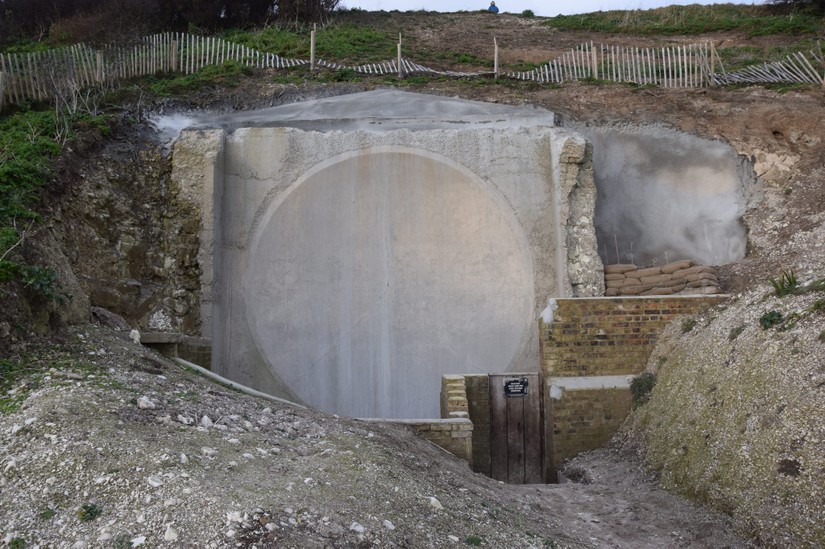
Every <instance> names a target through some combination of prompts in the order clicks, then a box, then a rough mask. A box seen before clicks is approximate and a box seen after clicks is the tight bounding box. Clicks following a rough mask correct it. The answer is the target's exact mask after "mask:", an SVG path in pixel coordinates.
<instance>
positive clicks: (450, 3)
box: [341, 0, 762, 17]
mask: <svg viewBox="0 0 825 549" xmlns="http://www.w3.org/2000/svg"><path fill="white" fill-rule="evenodd" d="M712 3H714V2H708V1H706V0H575V1H562V2H553V1H550V0H496V5H497V6H498V7H499V9H500V10H501V11H503V12H510V13H521V12H523V11H524V10H533V13H535V14H536V15H540V16H544V17H551V16H554V15H572V14H576V13H590V12H594V11H609V10H635V9H643V10H644V9H651V8H658V7H662V6H672V5H676V4H679V5H686V4H712ZM724 3H729V4H761V3H762V2H754V1H753V0H747V1H742V0H728V1H726V2H724ZM341 4H342V5H344V6H345V7H347V8H361V9H365V10H368V11H375V10H386V11H391V10H399V11H408V10H427V11H442V12H444V11H446V12H451V11H462V10H465V11H475V10H478V9H483V8H486V7H487V6H489V5H490V0H341Z"/></svg>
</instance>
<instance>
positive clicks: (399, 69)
mask: <svg viewBox="0 0 825 549" xmlns="http://www.w3.org/2000/svg"><path fill="white" fill-rule="evenodd" d="M397 63H398V78H404V68H403V67H402V66H401V33H400V32H399V33H398V59H397Z"/></svg>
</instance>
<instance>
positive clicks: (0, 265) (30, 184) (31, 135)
mask: <svg viewBox="0 0 825 549" xmlns="http://www.w3.org/2000/svg"><path fill="white" fill-rule="evenodd" d="M78 127H83V128H84V129H85V130H97V131H100V132H101V133H106V131H108V122H107V118H106V117H104V116H91V115H89V114H81V113H79V112H77V111H75V112H72V113H70V112H67V111H65V110H59V111H58V110H54V109H48V110H31V109H30V108H29V107H28V106H27V105H24V106H23V107H22V108H20V110H19V111H18V112H16V113H14V114H12V115H10V116H6V117H0V284H2V283H3V282H8V281H10V280H14V279H16V280H18V281H19V282H21V283H22V284H23V286H24V287H25V288H26V289H27V290H29V291H31V293H32V295H33V296H34V297H37V298H41V299H44V300H46V301H49V302H57V303H61V302H62V301H63V300H64V299H65V298H66V297H67V296H66V294H64V293H63V292H62V291H61V290H60V285H59V283H58V281H57V275H56V273H55V271H54V270H53V269H52V268H50V267H44V266H38V265H30V264H27V262H26V260H25V259H24V253H23V252H24V249H25V244H26V239H27V238H29V237H30V236H31V235H32V234H33V233H34V232H36V226H37V223H38V222H39V221H40V216H39V215H38V214H37V213H36V212H35V211H34V206H35V204H36V203H37V200H38V199H39V196H40V190H41V189H42V188H43V186H44V185H45V184H46V183H47V182H48V181H49V179H50V177H51V176H52V163H53V162H54V160H55V158H56V157H57V155H58V154H60V151H61V150H62V145H63V144H64V143H66V142H67V141H68V140H70V139H71V138H72V137H73V135H74V133H75V128H78ZM2 292H3V288H2V286H0V293H2Z"/></svg>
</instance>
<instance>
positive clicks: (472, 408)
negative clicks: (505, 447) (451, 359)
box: [464, 374, 491, 476]
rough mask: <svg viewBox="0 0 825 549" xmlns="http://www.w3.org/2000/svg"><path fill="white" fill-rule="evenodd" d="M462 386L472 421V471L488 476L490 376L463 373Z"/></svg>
mask: <svg viewBox="0 0 825 549" xmlns="http://www.w3.org/2000/svg"><path fill="white" fill-rule="evenodd" d="M464 387H465V390H466V391H467V406H468V411H469V414H470V421H472V422H473V471H475V472H476V473H481V474H484V475H487V476H490V473H491V471H490V378H489V377H488V376H487V375H486V374H475V375H465V376H464Z"/></svg>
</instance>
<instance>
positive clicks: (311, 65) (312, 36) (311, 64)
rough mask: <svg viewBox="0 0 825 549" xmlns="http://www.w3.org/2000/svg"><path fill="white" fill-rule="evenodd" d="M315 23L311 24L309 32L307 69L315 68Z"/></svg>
mask: <svg viewBox="0 0 825 549" xmlns="http://www.w3.org/2000/svg"><path fill="white" fill-rule="evenodd" d="M315 28H316V26H315V23H313V24H312V30H311V31H310V33H309V70H311V71H314V70H315Z"/></svg>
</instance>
